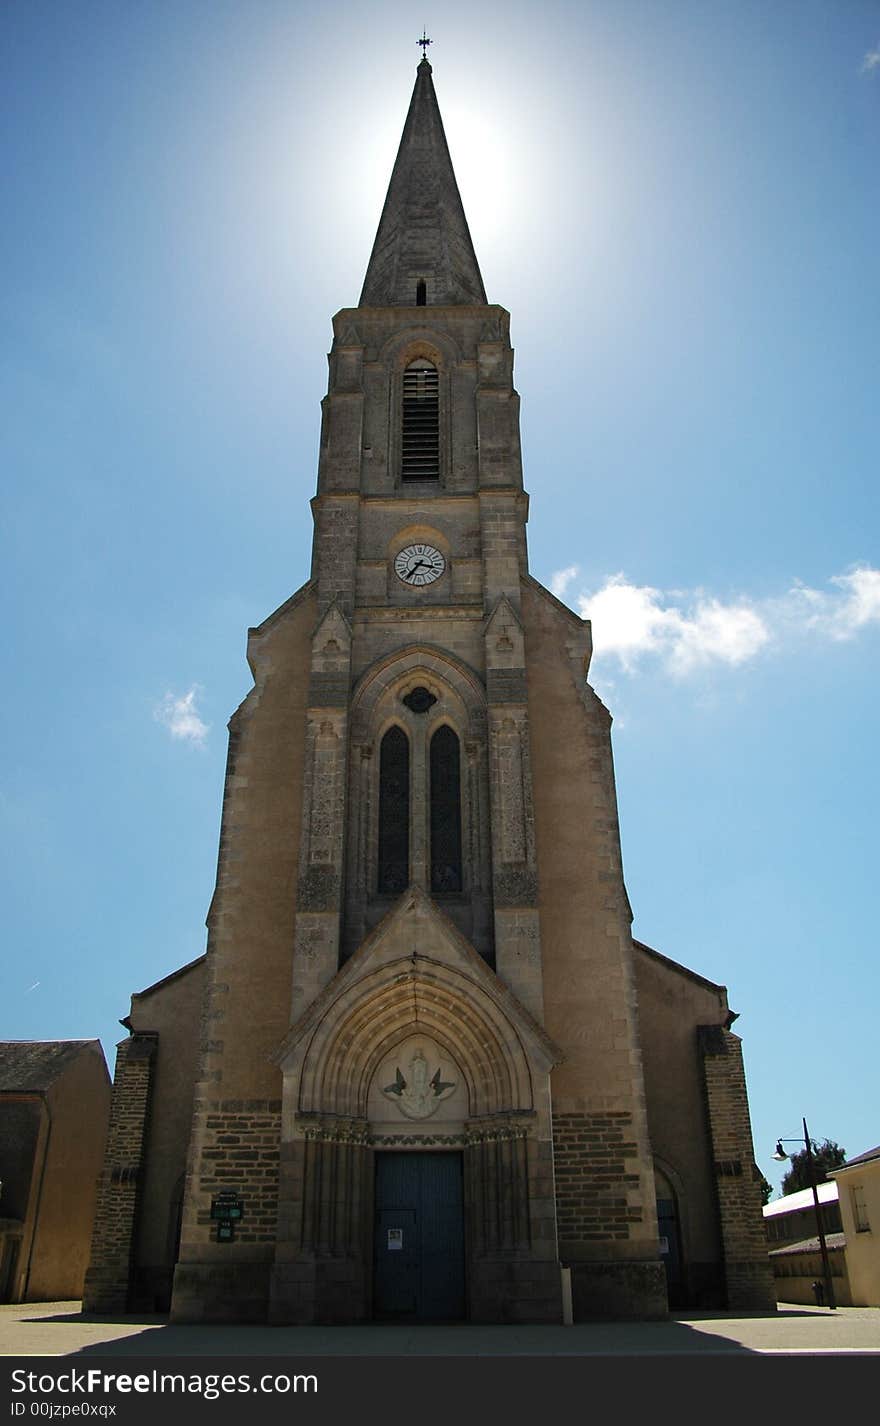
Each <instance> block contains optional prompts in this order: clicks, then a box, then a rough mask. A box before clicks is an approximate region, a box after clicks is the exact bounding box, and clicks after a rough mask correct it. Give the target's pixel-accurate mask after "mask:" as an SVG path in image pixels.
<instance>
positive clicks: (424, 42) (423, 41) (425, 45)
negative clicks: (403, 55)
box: [416, 25, 432, 59]
mask: <svg viewBox="0 0 880 1426" xmlns="http://www.w3.org/2000/svg"><path fill="white" fill-rule="evenodd" d="M431 43H432V42H431V40H429V39H428V32H427V30H426V29H425V26H424V25H423V26H422V38H421V39H420V40H416V44H417V45H421V47H422V59H427V58H428V45H429V44H431Z"/></svg>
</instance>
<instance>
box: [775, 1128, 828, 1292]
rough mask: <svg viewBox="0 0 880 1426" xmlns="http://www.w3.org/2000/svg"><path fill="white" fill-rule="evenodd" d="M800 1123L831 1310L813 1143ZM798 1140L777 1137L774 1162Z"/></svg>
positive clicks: (779, 1159) (797, 1142)
mask: <svg viewBox="0 0 880 1426" xmlns="http://www.w3.org/2000/svg"><path fill="white" fill-rule="evenodd" d="M802 1123H803V1126H804V1137H803V1144H804V1148H805V1149H806V1151H807V1173H808V1174H809V1176H810V1188H811V1189H812V1190H813V1204H814V1206H815V1209H816V1227H817V1228H818V1230H819V1251H820V1253H821V1254H822V1273H823V1276H824V1278H825V1297H826V1299H827V1302H828V1306H829V1307H830V1308H831V1310H832V1311H833V1310H834V1309H835V1307H836V1306H837V1303H836V1302H835V1300H834V1283H833V1282H832V1280H831V1259H830V1258H829V1256H828V1244H827V1243H826V1242H825V1229H824V1228H823V1226H822V1210H821V1208H820V1207H819V1190H818V1188H817V1186H816V1166H815V1164H814V1163H813V1145H812V1142H811V1140H810V1135H809V1132H808V1130H807V1121H806V1119H804V1120H803V1121H802ZM800 1142H801V1140H800V1139H777V1140H776V1152H775V1154H774V1155H773V1157H774V1159H775V1160H776V1162H777V1163H782V1162H783V1160H785V1159H787V1158H789V1157H790V1155H789V1154H787V1153H786V1152H785V1150H784V1149H783V1147H782V1145H783V1144H799V1143H800Z"/></svg>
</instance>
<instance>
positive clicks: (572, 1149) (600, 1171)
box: [553, 1113, 642, 1260]
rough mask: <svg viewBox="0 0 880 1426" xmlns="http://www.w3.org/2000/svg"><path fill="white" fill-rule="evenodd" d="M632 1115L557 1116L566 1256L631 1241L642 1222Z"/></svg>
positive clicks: (562, 1240) (557, 1157)
mask: <svg viewBox="0 0 880 1426" xmlns="http://www.w3.org/2000/svg"><path fill="white" fill-rule="evenodd" d="M631 1134H632V1115H631V1114H628V1113H602V1114H587V1113H580V1114H554V1116H553V1145H554V1157H555V1172H556V1214H557V1223H558V1226H559V1242H560V1256H561V1257H562V1258H563V1260H565V1258H566V1249H568V1250H569V1251H570V1250H571V1249H572V1248H575V1247H576V1245H579V1244H587V1243H610V1242H615V1241H625V1240H626V1239H628V1238H629V1237H630V1234H631V1232H632V1228H633V1226H634V1225H635V1226H638V1225H639V1224H640V1223H641V1221H642V1212H641V1209H640V1208H639V1207H638V1206H632V1205H631V1203H630V1197H631V1196H635V1197H636V1198H637V1197H638V1193H639V1182H640V1180H639V1175H638V1173H637V1172H631V1171H630V1170H629V1168H628V1164H627V1161H628V1160H633V1159H635V1157H636V1156H637V1153H638V1148H637V1145H636V1143H635V1140H634V1139H633V1138H632V1137H631Z"/></svg>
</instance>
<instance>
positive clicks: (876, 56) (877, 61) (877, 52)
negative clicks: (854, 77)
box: [862, 44, 880, 73]
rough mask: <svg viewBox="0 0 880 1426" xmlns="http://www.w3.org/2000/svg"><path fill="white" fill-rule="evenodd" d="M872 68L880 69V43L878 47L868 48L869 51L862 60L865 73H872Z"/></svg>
mask: <svg viewBox="0 0 880 1426" xmlns="http://www.w3.org/2000/svg"><path fill="white" fill-rule="evenodd" d="M872 69H880V44H878V46H877V48H876V49H873V50H868V53H867V54H866V55H865V58H864V59H863V60H862V73H865V71H868V72H869V73H870V71H871V70H872Z"/></svg>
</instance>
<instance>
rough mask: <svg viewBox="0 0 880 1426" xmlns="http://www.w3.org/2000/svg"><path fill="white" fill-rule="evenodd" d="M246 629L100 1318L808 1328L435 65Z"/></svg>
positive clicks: (122, 1175) (92, 1288)
mask: <svg viewBox="0 0 880 1426" xmlns="http://www.w3.org/2000/svg"><path fill="white" fill-rule="evenodd" d="M312 510H313V516H314V524H315V534H314V546H313V560H312V570H311V576H310V578H309V580H308V581H307V582H306V583H305V584H304V585H303V586H302V588H301V589H299V590H298V591H297V593H295V594H294V595H293V596H292V597H291V598H290V599H289V600H288V601H287V603H285V604H284V605H282V607H281V608H280V609H278V610H276V612H275V613H274V614H272V615H270V616H269V618H268V619H266V620H265V622H264V623H263V624H261V625H260V626H259V627H258V628H256V629H252V630H251V631H250V634H249V643H248V660H249V663H250V667H251V670H252V672H253V677H254V686H253V688H252V690H251V692H250V693H249V694H248V696H247V698H246V699H245V700H244V702H243V704H242V705H241V706H240V708H239V709H238V710H237V712H236V713H235V714H234V715H233V717H232V719H231V721H230V725H229V758H228V765H227V774H226V783H225V790H224V801H223V814H222V828H221V838H220V851H219V861H218V875H217V884H216V890H215V894H214V898H213V901H212V904H211V908H210V911H209V915H208V931H209V935H208V947H207V952H206V955H205V956H204V957H201V958H200V959H199V960H197V961H195V962H193V963H192V964H191V965H190V966H187V967H184V968H183V969H182V970H181V971H179V972H176V973H175V974H174V975H172V976H169V977H167V978H166V979H165V980H164V981H160V982H158V983H157V984H156V985H155V986H152V987H150V988H149V989H148V990H147V991H144V992H142V993H140V994H138V995H135V996H133V997H132V1006H131V1011H130V1014H129V1016H128V1017H127V1019H126V1021H124V1022H123V1023H124V1024H125V1025H126V1028H127V1029H129V1031H130V1034H129V1037H128V1038H127V1039H126V1040H124V1041H123V1042H122V1044H121V1045H120V1046H119V1049H118V1057H117V1071H116V1079H115V1086H114V1101H113V1111H112V1115H111V1126H110V1137H109V1143H108V1150H107V1159H106V1163H105V1167H104V1171H103V1174H102V1181H101V1186H100V1194H99V1207H98V1214H97V1220H96V1228H95V1236H94V1242H93V1249H92V1260H91V1267H90V1270H89V1274H88V1278H87V1284H86V1298H85V1301H86V1306H87V1308H90V1309H92V1310H99V1311H119V1310H124V1309H125V1308H126V1307H129V1308H131V1307H150V1306H152V1307H160V1308H161V1307H166V1306H170V1310H171V1314H172V1317H173V1318H175V1319H176V1320H179V1321H208V1320H238V1321H245V1320H256V1321H261V1320H263V1321H264V1320H268V1321H271V1322H278V1323H284V1322H289V1323H309V1322H322V1323H333V1322H351V1321H368V1320H388V1321H401V1322H412V1321H426V1320H435V1321H436V1320H472V1321H482V1322H487V1321H488V1322H492V1321H494V1322H506V1321H543V1322H558V1321H561V1320H562V1317H563V1313H564V1312H565V1311H567V1303H568V1300H569V1294H570V1300H571V1306H572V1311H573V1315H574V1317H575V1319H576V1320H577V1319H582V1318H586V1317H591V1316H593V1317H595V1316H641V1317H651V1316H660V1315H663V1314H664V1313H665V1312H666V1311H667V1310H668V1306H669V1305H670V1304H671V1305H672V1306H673V1307H676V1306H703V1307H707V1308H708V1307H713V1306H718V1307H722V1306H726V1307H729V1308H731V1309H743V1310H749V1309H750V1310H758V1309H762V1308H765V1307H767V1308H769V1307H770V1306H771V1305H772V1304H773V1303H774V1296H773V1289H772V1280H771V1277H770V1272H769V1267H768V1263H767V1257H766V1246H765V1244H764V1241H763V1224H762V1217H761V1206H760V1194H759V1190H758V1185H757V1181H756V1175H755V1170H754V1164H753V1153H752V1143H751V1131H750V1125H749V1114H748V1104H747V1099H746V1090H745V1080H744V1075H743V1066H742V1056H741V1047H740V1042H739V1039H738V1038H737V1036H736V1035H734V1034H733V1033H732V1031H731V1028H730V1027H731V1024H732V1021H733V1020H734V1019H735V1016H734V1015H733V1014H732V1012H731V1011H730V1010H729V1008H728V1004H727V996H726V991H725V989H724V987H722V986H718V985H715V984H713V983H712V982H710V981H708V980H705V979H704V978H702V977H700V976H699V975H697V974H695V973H693V972H691V971H688V970H686V969H685V968H684V967H682V966H679V965H677V964H676V963H675V962H673V961H671V960H669V959H667V958H666V957H664V956H662V955H660V954H659V953H657V952H656V951H653V950H651V949H650V948H649V947H647V946H644V945H642V944H640V943H638V942H635V941H634V940H633V937H632V934H631V920H632V917H631V912H630V907H629V902H628V899H627V894H626V889H625V886H624V881H623V875H622V866H621V856H620V844H619V831H618V817H617V804H616V795H615V786H614V774H613V765H612V756H611V742H610V724H611V719H610V716H609V714H608V712H607V710H606V708H605V707H604V705H603V704H602V702H601V701H600V699H599V698H598V697H597V695H596V694H595V693H594V692H593V690H592V689H591V687H590V685H589V683H588V681H587V675H588V669H589V662H590V629H589V625H588V624H587V623H586V622H585V621H583V620H582V619H580V618H579V617H578V616H576V615H575V614H574V613H573V612H572V611H571V610H569V609H568V608H566V607H565V606H564V605H563V604H562V603H561V602H560V601H559V600H558V599H556V598H555V597H554V596H553V595H552V594H551V593H549V591H547V590H546V589H544V588H543V587H542V586H541V585H540V584H539V583H538V581H537V580H535V579H534V578H533V577H532V576H531V575H530V573H529V569H528V559H527V550H526V537H525V525H526V519H527V514H528V497H527V495H526V494H525V492H524V489H523V479H522V468H521V459H520V442H519V399H518V396H517V393H516V391H515V389H514V386H513V351H512V348H511V345H510V338H509V316H508V313H507V312H506V311H505V310H504V309H503V308H502V307H500V306H497V305H495V304H492V303H490V302H488V301H487V298H486V293H485V290H484V287H483V281H482V277H481V275H480V270H479V267H478V264H477V259H476V256H475V253H474V249H473V246H472V243H471V238H470V234H469V231H468V227H467V222H466V219H465V215H464V212H463V209H462V204H461V200H460V197H459V193H458V189H457V185H456V182H455V177H454V173H453V169H452V164H451V161H450V157H449V153H448V150H447V146H446V140H445V137H444V133H443V126H442V122H441V118H440V112H439V108H438V105H437V100H436V95H435V92H434V87H433V81H432V74H431V66H430V65H429V64H428V62H427V60H425V59H423V60H422V62H421V63H420V64H419V67H418V71H417V77H416V83H415V88H414V91H413V97H412V101H411V105H410V109H409V113H408V115H407V119H406V124H405V127H404V131H403V137H402V140H401V145H400V149H399V152H398V155H397V159H396V162H395V166H394V170H393V173H392V177H391V182H390V186H389V189H388V196H387V199H386V202H385V206H384V209H383V212H382V216H381V220H380V224H379V229H378V233H377V236H376V240H375V244H374V247H373V251H372V255H371V257H370V261H369V265H368V269H367V274H366V280H365V282H364V287H363V292H362V294H361V299H360V302H359V304H358V306H357V307H353V308H346V309H343V310H342V311H340V312H339V313H337V315H336V317H335V318H334V319H333V344H332V350H331V353H330V377H329V388H328V393H327V396H326V397H325V399H324V402H323V406H322V425H321V442H320V459H319V470H318V489H317V494H316V496H315V498H314V500H313V502H312Z"/></svg>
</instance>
